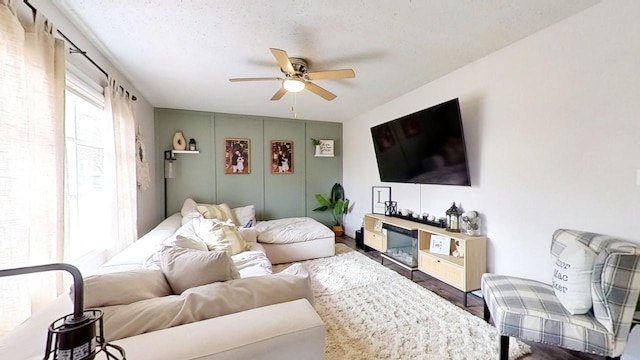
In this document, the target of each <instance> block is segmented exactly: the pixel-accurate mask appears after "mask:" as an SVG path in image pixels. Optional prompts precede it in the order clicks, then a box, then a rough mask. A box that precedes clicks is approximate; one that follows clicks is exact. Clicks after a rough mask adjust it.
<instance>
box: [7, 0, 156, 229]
mask: <svg viewBox="0 0 640 360" xmlns="http://www.w3.org/2000/svg"><path fill="white" fill-rule="evenodd" d="M30 3H31V4H33V5H34V6H35V7H36V8H37V9H38V10H39V11H40V12H41V13H42V14H44V15H45V16H46V17H47V18H48V19H49V20H51V21H52V22H53V24H54V26H56V28H58V29H60V31H62V32H63V33H64V34H65V35H66V36H67V37H68V38H69V39H71V41H73V42H74V43H75V44H76V45H78V46H79V47H80V48H81V49H82V50H84V51H86V52H87V55H89V57H91V58H92V59H93V61H95V62H96V63H97V64H98V65H100V67H102V68H103V69H104V70H105V71H106V72H107V73H108V74H109V75H110V76H111V77H113V78H114V79H115V80H116V81H118V82H119V83H120V84H122V86H123V87H124V88H125V89H127V90H128V91H129V92H130V93H131V94H134V95H135V96H136V97H137V101H136V126H138V127H139V128H140V133H141V135H142V138H143V139H144V142H145V146H146V148H147V151H148V161H149V168H150V173H151V179H155V177H156V175H155V163H156V161H155V156H156V154H155V152H154V150H155V136H154V120H153V107H152V106H151V104H150V103H149V102H148V101H147V100H146V99H145V98H144V96H143V95H142V94H141V93H140V92H139V91H138V90H137V89H136V88H135V87H134V86H132V85H131V83H130V82H129V80H128V79H126V78H125V77H124V76H123V75H122V74H121V73H120V72H119V71H118V70H116V68H115V67H114V66H113V65H112V64H111V62H110V61H108V60H107V58H106V57H105V56H104V55H103V54H101V52H100V51H99V50H98V49H97V48H96V46H94V44H92V43H91V41H89V39H87V37H86V36H84V35H83V34H82V32H81V31H80V30H78V29H77V28H76V27H75V26H74V25H73V24H72V23H71V21H70V20H69V19H67V18H66V17H65V16H64V15H63V14H62V12H60V11H59V10H58V8H56V7H55V6H54V5H53V4H52V2H51V1H50V0H31V1H30ZM20 6H22V5H20ZM25 8H26V6H25ZM67 60H68V61H69V62H71V63H72V64H73V65H75V66H76V67H78V68H80V69H83V70H85V71H86V73H87V75H89V76H90V77H91V78H92V79H94V80H95V81H96V82H97V83H99V84H101V85H102V86H104V85H106V83H107V82H106V77H105V76H104V75H103V74H102V73H101V72H100V71H99V70H97V69H96V68H95V67H94V66H93V65H92V64H91V63H90V62H89V61H88V60H86V59H85V58H84V57H83V56H82V55H80V54H67ZM160 191H162V189H158V188H157V186H156V184H155V182H154V181H152V182H151V186H150V187H149V189H148V190H146V191H144V192H142V191H140V190H138V235H139V236H142V235H144V234H145V233H146V232H147V231H149V230H150V229H151V228H153V227H154V226H155V225H157V224H158V223H159V222H160V221H161V220H162V218H163V217H162V215H163V205H162V203H158V201H157V196H156V192H160Z"/></svg>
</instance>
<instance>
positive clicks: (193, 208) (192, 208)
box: [180, 198, 202, 225]
mask: <svg viewBox="0 0 640 360" xmlns="http://www.w3.org/2000/svg"><path fill="white" fill-rule="evenodd" d="M180 215H182V225H184V224H186V223H188V222H189V221H191V220H192V219H194V218H199V217H202V214H200V212H198V204H197V203H196V202H195V201H193V199H191V198H187V199H186V200H185V201H184V203H183V204H182V209H181V210H180Z"/></svg>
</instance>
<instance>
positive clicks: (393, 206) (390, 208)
mask: <svg viewBox="0 0 640 360" xmlns="http://www.w3.org/2000/svg"><path fill="white" fill-rule="evenodd" d="M397 213H398V202H397V201H385V202H384V214H385V215H387V216H393V215H396V214H397Z"/></svg>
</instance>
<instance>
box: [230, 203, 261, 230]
mask: <svg viewBox="0 0 640 360" xmlns="http://www.w3.org/2000/svg"><path fill="white" fill-rule="evenodd" d="M231 212H232V213H233V215H234V216H235V220H236V225H238V226H243V227H251V226H255V225H256V208H255V206H253V205H247V206H241V207H237V208H233V209H231Z"/></svg>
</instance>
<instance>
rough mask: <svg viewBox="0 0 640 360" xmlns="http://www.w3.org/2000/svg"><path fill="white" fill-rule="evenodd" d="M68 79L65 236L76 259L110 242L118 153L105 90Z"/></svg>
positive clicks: (71, 257) (70, 256)
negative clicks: (113, 163)
mask: <svg viewBox="0 0 640 360" xmlns="http://www.w3.org/2000/svg"><path fill="white" fill-rule="evenodd" d="M67 79H68V80H67V91H66V94H65V151H66V160H65V161H66V162H65V184H66V185H65V236H66V237H67V240H68V241H67V244H69V247H68V249H67V251H68V257H67V258H68V259H69V260H71V261H72V262H73V261H76V260H78V259H79V258H81V257H83V256H85V255H87V254H88V253H90V252H92V251H94V250H98V249H107V248H109V247H110V238H111V233H110V231H109V229H110V228H111V220H110V219H111V201H112V193H113V187H112V186H110V183H111V182H110V181H109V178H110V176H111V173H112V170H111V168H112V167H111V166H110V162H111V161H112V159H113V156H112V154H111V148H112V146H109V144H110V141H109V140H111V139H112V136H110V134H111V133H112V132H111V131H110V126H109V122H108V121H107V112H106V111H105V109H104V98H103V97H102V94H101V93H99V92H97V91H96V90H97V89H95V88H92V87H91V86H90V85H87V84H85V83H83V82H82V81H80V80H78V79H77V78H75V77H74V76H68V77H67ZM98 88H99V87H98ZM111 142H113V141H112V140H111ZM97 265H100V264H96V266H97Z"/></svg>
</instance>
